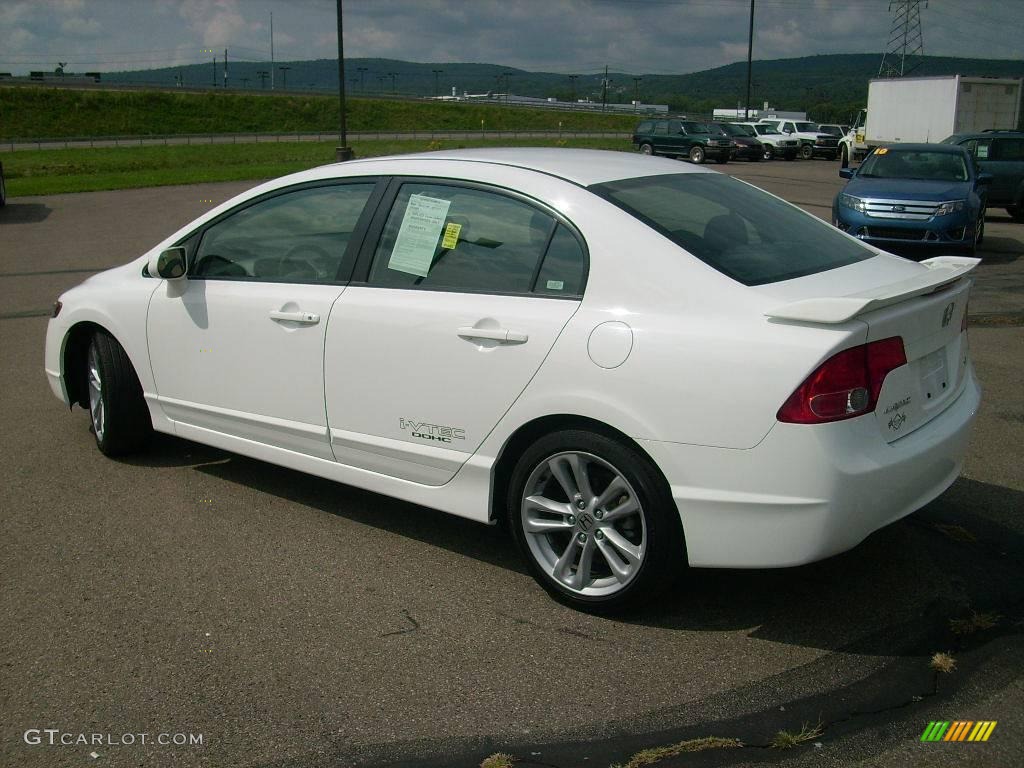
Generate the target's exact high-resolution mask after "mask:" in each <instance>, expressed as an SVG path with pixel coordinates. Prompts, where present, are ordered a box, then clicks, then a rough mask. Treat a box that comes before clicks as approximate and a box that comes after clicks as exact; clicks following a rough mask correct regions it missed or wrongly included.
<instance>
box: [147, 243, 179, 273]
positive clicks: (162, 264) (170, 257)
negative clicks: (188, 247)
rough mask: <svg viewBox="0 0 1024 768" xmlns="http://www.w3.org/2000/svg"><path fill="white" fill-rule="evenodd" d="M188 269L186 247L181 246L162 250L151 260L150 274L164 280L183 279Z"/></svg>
mask: <svg viewBox="0 0 1024 768" xmlns="http://www.w3.org/2000/svg"><path fill="white" fill-rule="evenodd" d="M187 271H188V262H187V260H186V256H185V249H184V248H182V247H181V246H177V247H175V248H168V249H167V250H166V251H161V252H160V253H159V254H158V255H157V256H155V257H154V258H152V259H150V261H149V274H150V275H151V276H152V277H162V278H163V279H164V280H181V279H182V278H183V277H185V273H186V272H187Z"/></svg>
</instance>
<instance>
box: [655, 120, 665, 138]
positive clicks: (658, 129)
mask: <svg viewBox="0 0 1024 768" xmlns="http://www.w3.org/2000/svg"><path fill="white" fill-rule="evenodd" d="M654 133H655V135H657V136H668V123H666V122H657V123H655V124H654Z"/></svg>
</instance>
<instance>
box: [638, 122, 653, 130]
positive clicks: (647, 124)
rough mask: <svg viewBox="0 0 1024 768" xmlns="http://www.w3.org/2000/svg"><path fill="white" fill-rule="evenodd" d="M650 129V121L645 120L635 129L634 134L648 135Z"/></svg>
mask: <svg viewBox="0 0 1024 768" xmlns="http://www.w3.org/2000/svg"><path fill="white" fill-rule="evenodd" d="M652 127H653V126H652V123H651V121H650V120H647V121H645V122H642V123H640V125H638V126H637V127H636V133H650V132H651V128H652Z"/></svg>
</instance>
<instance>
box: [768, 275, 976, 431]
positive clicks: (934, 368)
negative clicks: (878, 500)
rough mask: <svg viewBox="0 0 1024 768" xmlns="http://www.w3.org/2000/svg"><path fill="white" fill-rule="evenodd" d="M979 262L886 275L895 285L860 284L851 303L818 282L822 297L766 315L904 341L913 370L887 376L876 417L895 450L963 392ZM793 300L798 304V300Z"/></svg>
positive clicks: (876, 338)
mask: <svg viewBox="0 0 1024 768" xmlns="http://www.w3.org/2000/svg"><path fill="white" fill-rule="evenodd" d="M978 262H979V260H978V259H971V258H960V257H951V256H942V257H938V258H934V259H928V260H927V261H923V262H921V264H920V265H916V264H909V263H908V264H906V266H907V267H909V268H910V269H904V268H903V266H902V265H900V268H899V269H895V270H892V271H889V270H886V269H881V270H880V272H881V273H882V274H885V273H886V272H888V274H889V276H890V280H892V282H888V283H883V284H882V285H877V284H876V285H875V286H874V287H871V288H864V287H863V284H861V285H856V283H855V284H854V286H851V287H859V288H861V290H859V291H857V292H856V293H849V294H845V295H835V293H834V292H833V291H829V293H824V291H821V288H823V287H824V286H823V285H822V284H821V283H819V282H817V281H812V284H813V285H815V286H816V288H817V289H818V291H821V292H818V291H815V294H816V295H815V294H812V295H811V296H808V292H807V287H808V286H807V285H804V286H803V290H802V291H800V292H799V293H802V294H803V297H801V298H798V299H797V300H796V301H792V300H791V301H790V302H789V303H788V304H784V305H782V306H779V307H776V308H774V309H772V310H770V311H768V312H766V313H765V314H766V315H767V316H768V317H771V318H774V319H776V320H782V321H791V322H799V323H810V324H814V325H834V324H841V323H846V322H848V321H850V320H858V321H860V322H863V323H865V324H866V325H867V327H868V335H867V341H868V342H872V341H880V340H882V339H888V338H891V337H893V336H898V337H900V338H901V339H903V347H904V350H905V351H906V356H907V363H906V364H905V365H902V366H900V367H899V368H896V369H895V370H893V371H890V372H889V374H888V375H887V376H886V378H885V382H884V384H883V385H882V389H881V392H880V393H879V398H878V405H877V407H876V408H875V412H874V414H873V417H874V418H875V419H876V421H877V422H878V427H879V430H880V431H881V433H882V434H883V435H884V436H885V439H886V440H887V441H888V442H893V441H895V440H897V439H899V438H900V437H902V436H904V435H906V434H909V433H910V432H913V431H914V430H915V429H918V428H920V427H922V426H924V425H925V424H927V423H928V422H929V421H931V420H932V419H933V418H935V417H936V416H938V415H939V414H940V413H942V412H943V411H944V410H945V409H946V408H948V407H949V406H950V405H951V404H952V403H953V402H954V401H955V400H956V398H957V396H958V395H959V393H960V391H961V390H962V388H963V385H964V381H965V377H966V374H967V366H968V365H969V356H968V346H967V334H966V333H965V332H963V331H962V328H963V325H964V318H965V316H966V313H967V301H968V298H969V295H970V289H971V283H972V281H971V280H970V279H969V278H967V275H968V273H969V272H970V271H971V270H972V269H974V267H975V266H976V265H977V264H978ZM861 264H870V261H869V262H861ZM856 266H859V265H856ZM920 267H924V268H925V269H920ZM841 271H842V270H841V269H840V270H835V271H834V272H841ZM825 274H828V273H825ZM815 277H817V276H815ZM833 280H835V278H834V277H833ZM790 282H791V286H790V290H791V291H792V289H794V288H795V286H793V285H792V283H796V282H798V281H790ZM836 282H838V281H836ZM788 298H790V299H792V298H796V295H795V293H794V292H790V294H789V296H788Z"/></svg>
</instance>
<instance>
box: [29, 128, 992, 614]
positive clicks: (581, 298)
mask: <svg viewBox="0 0 1024 768" xmlns="http://www.w3.org/2000/svg"><path fill="white" fill-rule="evenodd" d="M126 226H130V223H127V224H126ZM975 264H976V260H971V259H962V258H961V259H955V258H939V259H933V260H931V261H929V262H925V263H924V264H917V263H914V262H911V261H907V260H906V259H900V258H897V257H894V256H891V255H889V254H886V253H884V252H881V251H879V250H877V249H875V248H871V247H869V246H867V245H865V244H863V243H861V242H859V241H857V240H855V239H854V238H851V237H848V236H847V235H844V234H842V233H840V232H839V231H838V230H836V229H835V228H834V227H832V226H830V225H829V224H827V223H825V222H822V221H820V220H819V219H818V218H817V217H815V216H812V215H810V214H808V213H805V212H804V211H801V210H800V209H799V208H797V207H796V206H794V205H790V204H789V203H786V202H784V201H782V200H780V199H778V198H776V197H774V196H772V195H770V194H768V193H766V192H763V191H761V190H759V189H757V188H755V187H753V186H752V185H749V184H746V183H744V182H741V181H738V180H735V179H733V178H731V177H729V176H727V175H725V174H720V173H715V172H713V171H710V170H708V169H705V168H700V167H696V166H684V165H680V164H679V163H677V162H674V161H671V160H667V159H663V158H652V157H641V156H638V155H634V154H626V153H620V152H596V151H588V150H558V149H525V148H523V149H480V150H462V151H450V152H431V153H426V154H421V155H405V156H400V157H390V158H376V159H367V160H356V161H352V162H346V163H338V164H333V165H325V166H321V167H319V168H313V169H310V170H306V171H302V172H300V173H297V174H293V175H291V176H286V177H284V178H281V179H277V180H274V181H270V182H267V183H265V184H262V185H260V186H257V187H255V188H254V189H251V190H249V191H248V192H244V193H243V194H241V195H239V196H237V197H235V198H233V199H231V200H229V201H227V202H225V203H223V204H221V205H219V206H217V207H215V208H214V209H212V210H211V211H209V212H207V213H205V214H204V215H202V216H201V217H199V218H198V219H196V220H195V221H193V222H191V223H189V224H187V225H185V226H184V227H182V228H181V229H179V230H178V231H177V232H174V233H172V234H171V235H170V236H168V237H167V238H165V239H164V240H163V241H161V242H159V243H157V244H156V245H155V246H154V247H153V248H152V249H151V250H149V251H147V252H146V253H143V254H141V255H140V256H138V257H137V258H135V259H133V260H132V261H130V262H128V263H127V264H125V265H124V266H120V267H116V268H114V269H110V270H107V271H105V272H101V273H99V274H96V275H94V276H92V277H90V278H89V279H88V280H86V281H85V282H84V283H82V284H81V285H79V286H78V287H76V288H72V289H70V290H69V291H66V292H65V293H64V294H62V295H61V296H60V298H59V300H58V301H57V303H56V304H55V306H54V310H53V317H52V319H51V320H50V321H49V325H48V328H47V333H46V348H45V369H46V375H47V378H48V380H49V383H50V386H51V388H52V390H53V392H54V394H55V395H56V396H57V397H58V398H59V399H60V400H61V401H62V402H63V403H64V404H65V405H71V404H78V405H80V406H82V407H83V408H87V409H88V410H89V415H90V423H91V429H92V431H93V433H94V436H95V442H96V445H97V446H98V448H99V450H100V451H102V452H103V453H105V454H108V455H111V456H116V455H122V454H129V453H132V452H135V451H139V450H141V449H142V448H143V447H144V446H145V444H146V441H147V439H148V438H149V436H150V433H151V432H152V431H154V430H155V431H157V432H165V433H168V434H173V435H177V436H178V437H179V438H184V439H187V440H194V441H196V442H200V443H205V444H208V445H211V446H216V447H218V448H220V449H223V450H227V451H232V452H235V453H238V454H242V455H244V456H249V457H252V458H255V459H258V460H260V461H266V462H270V463H273V464H280V465H282V466H285V467H290V468H291V469H294V470H298V471H300V472H306V473H309V474H312V475H317V476H320V477H324V478H328V479H331V480H335V481H338V482H342V483H347V484H349V485H353V486H357V487H359V488H363V489H367V490H369V491H374V492H377V493H381V494H384V495H387V496H393V497H396V498H399V499H404V500H406V501H409V502H413V503H416V504H421V505H424V506H427V507H431V508H434V509H439V510H444V511H447V512H450V513H453V514H456V515H460V516H463V517H466V518H470V519H473V520H477V521H479V522H481V523H492V522H502V523H504V524H506V525H508V526H509V528H510V529H511V532H512V535H513V536H514V538H515V540H516V541H517V542H518V545H519V547H520V549H521V551H522V553H523V556H524V558H525V560H526V562H527V564H528V566H529V568H530V570H531V572H532V573H533V574H534V576H535V577H536V578H537V580H538V581H539V583H540V584H542V585H543V586H544V587H545V588H546V589H548V590H549V591H550V592H551V593H552V594H553V595H556V596H557V597H559V598H560V599H562V600H565V601H566V602H568V603H569V604H571V605H574V606H577V607H581V608H586V609H592V610H602V609H613V608H617V607H621V606H623V605H626V604H629V603H632V602H634V601H637V600H641V599H644V598H648V597H650V596H652V595H653V594H656V593H657V591H658V590H659V589H662V588H664V587H666V586H667V585H669V584H671V582H672V578H673V576H674V574H675V573H676V572H677V571H678V570H680V569H681V567H682V566H684V565H685V564H687V563H689V564H690V565H693V566H701V567H716V566H717V567H726V568H763V567H781V566H792V565H798V564H801V563H806V562H810V561H813V560H818V559H820V558H824V557H828V556H829V555H832V554H834V553H837V552H841V551H843V550H846V549H849V548H851V547H853V546H855V545H856V544H857V543H858V542H860V541H861V540H863V539H864V538H865V537H866V536H868V535H869V534H870V533H871V532H872V531H874V530H876V529H878V528H880V527H882V526H884V525H887V524H889V523H891V522H893V521H894V520H897V519H899V518H901V517H903V516H905V515H907V514H910V513H911V512H913V511H914V510H915V509H918V508H919V507H921V506H922V505H924V504H926V503H928V502H929V501H930V500H932V499H933V498H935V497H936V496H938V495H939V494H940V493H942V492H943V491H944V490H945V489H946V488H947V487H948V486H949V485H950V484H951V483H953V481H954V480H955V479H956V477H957V474H958V473H959V471H960V466H961V462H962V461H963V457H964V452H965V450H966V446H967V440H968V434H969V430H970V427H971V424H972V422H973V421H974V418H975V414H976V412H977V409H978V404H979V399H980V393H979V389H978V385H977V383H976V380H975V376H974V371H973V368H972V366H971V362H970V357H969V353H968V347H967V344H966V336H965V333H964V330H963V328H964V325H963V323H964V322H965V321H966V308H967V299H968V293H969V291H970V287H971V281H970V280H968V279H963V278H964V277H965V275H967V274H968V273H969V271H970V269H971V268H972V267H973V266H974V265H975ZM940 289H941V290H940ZM67 450H68V451H70V452H72V453H73V452H74V446H71V445H69V446H67ZM72 460H74V459H73V458H72ZM794 467H796V468H799V471H794ZM66 482H67V480H66ZM97 482H102V480H100V479H97ZM124 490H125V489H119V492H123V491H124ZM127 492H136V493H137V494H138V496H139V504H140V506H139V510H140V512H139V514H145V507H144V504H143V501H144V496H145V494H146V493H147V492H148V489H146V488H145V487H143V486H139V487H138V488H136V489H134V491H133V490H132V489H128V491H127ZM381 514H386V512H382V513H381ZM280 535H282V536H286V535H287V531H281V533H280ZM341 556H343V553H342V552H341V551H339V557H341ZM455 560H457V558H456V559H455ZM454 562H455V561H454V560H453V563H454ZM455 566H456V567H457V563H455ZM367 578H371V579H372V578H373V574H372V573H369V574H367Z"/></svg>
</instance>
